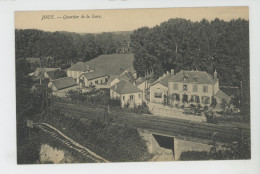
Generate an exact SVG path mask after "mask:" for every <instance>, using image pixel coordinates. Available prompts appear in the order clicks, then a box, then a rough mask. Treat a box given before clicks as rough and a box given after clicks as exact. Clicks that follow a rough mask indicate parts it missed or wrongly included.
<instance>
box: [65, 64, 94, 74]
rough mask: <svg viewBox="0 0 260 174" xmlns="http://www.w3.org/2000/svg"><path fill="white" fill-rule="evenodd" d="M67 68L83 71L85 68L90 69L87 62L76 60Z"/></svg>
mask: <svg viewBox="0 0 260 174" xmlns="http://www.w3.org/2000/svg"><path fill="white" fill-rule="evenodd" d="M68 70H71V71H81V72H85V71H87V70H90V68H89V65H88V64H87V62H78V63H76V64H74V65H72V66H71V67H70V68H69V69H68Z"/></svg>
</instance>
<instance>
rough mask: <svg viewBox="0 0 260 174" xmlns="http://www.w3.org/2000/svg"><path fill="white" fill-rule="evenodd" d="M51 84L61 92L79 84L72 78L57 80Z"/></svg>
mask: <svg viewBox="0 0 260 174" xmlns="http://www.w3.org/2000/svg"><path fill="white" fill-rule="evenodd" d="M51 83H52V84H53V85H54V86H55V87H56V88H57V90H61V89H65V88H69V87H72V86H76V85H77V83H76V82H75V80H74V79H73V78H72V77H64V78H60V79H56V80H54V81H52V82H51Z"/></svg>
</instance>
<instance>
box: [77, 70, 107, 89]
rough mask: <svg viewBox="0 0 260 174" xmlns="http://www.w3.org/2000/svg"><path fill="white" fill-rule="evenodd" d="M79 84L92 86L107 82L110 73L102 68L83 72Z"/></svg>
mask: <svg viewBox="0 0 260 174" xmlns="http://www.w3.org/2000/svg"><path fill="white" fill-rule="evenodd" d="M79 81H80V82H79V84H80V86H81V87H90V86H95V85H102V84H107V81H108V75H106V73H105V72H103V71H101V70H97V71H93V72H89V73H83V74H81V76H80V77H79Z"/></svg>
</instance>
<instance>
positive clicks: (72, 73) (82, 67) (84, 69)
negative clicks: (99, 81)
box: [67, 62, 94, 84]
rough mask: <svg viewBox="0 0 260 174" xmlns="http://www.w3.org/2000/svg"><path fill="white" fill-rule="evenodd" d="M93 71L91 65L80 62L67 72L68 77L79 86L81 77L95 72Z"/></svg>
mask: <svg viewBox="0 0 260 174" xmlns="http://www.w3.org/2000/svg"><path fill="white" fill-rule="evenodd" d="M93 71H94V70H93V69H90V67H89V65H88V64H87V63H86V62H78V63H76V64H74V65H72V66H71V67H70V68H69V69H68V70H67V76H68V77H72V78H73V79H74V80H76V82H77V84H79V77H80V76H81V74H83V73H88V72H93Z"/></svg>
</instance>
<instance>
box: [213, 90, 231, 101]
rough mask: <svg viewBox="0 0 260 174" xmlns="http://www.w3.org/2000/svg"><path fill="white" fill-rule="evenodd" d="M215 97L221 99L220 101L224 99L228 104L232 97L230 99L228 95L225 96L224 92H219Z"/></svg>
mask: <svg viewBox="0 0 260 174" xmlns="http://www.w3.org/2000/svg"><path fill="white" fill-rule="evenodd" d="M215 97H217V98H219V99H221V100H222V99H224V100H225V101H226V102H227V103H229V102H230V100H231V97H229V96H228V95H227V94H225V93H224V92H223V91H222V90H220V89H219V90H218V92H217V93H216V95H215Z"/></svg>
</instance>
